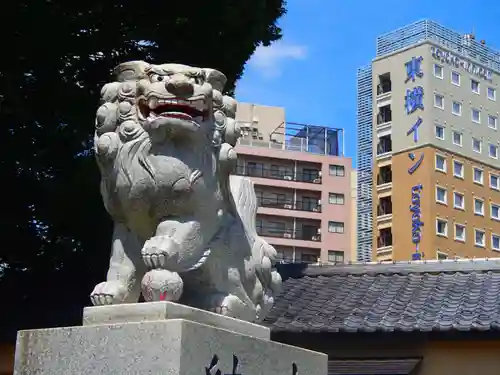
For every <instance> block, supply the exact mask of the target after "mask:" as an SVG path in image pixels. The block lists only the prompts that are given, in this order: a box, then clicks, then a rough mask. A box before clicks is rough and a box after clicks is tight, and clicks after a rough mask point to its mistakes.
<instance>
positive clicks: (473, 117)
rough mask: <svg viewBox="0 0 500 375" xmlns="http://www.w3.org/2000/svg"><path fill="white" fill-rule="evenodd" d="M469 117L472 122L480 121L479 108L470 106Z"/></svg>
mask: <svg viewBox="0 0 500 375" xmlns="http://www.w3.org/2000/svg"><path fill="white" fill-rule="evenodd" d="M470 117H471V120H472V121H473V122H476V123H478V124H480V123H481V111H479V109H475V108H472V109H471V110H470Z"/></svg>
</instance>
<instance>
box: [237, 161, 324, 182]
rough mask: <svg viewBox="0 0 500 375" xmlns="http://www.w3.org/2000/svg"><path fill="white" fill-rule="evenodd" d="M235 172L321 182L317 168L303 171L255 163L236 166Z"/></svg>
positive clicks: (260, 176)
mask: <svg viewBox="0 0 500 375" xmlns="http://www.w3.org/2000/svg"><path fill="white" fill-rule="evenodd" d="M235 174H237V175H240V176H248V177H259V178H269V179H273V180H286V181H296V182H306V183H311V184H321V171H320V170H319V169H318V170H315V169H303V170H302V172H296V173H294V172H293V171H291V170H290V171H282V170H278V169H273V168H264V167H258V166H257V167H255V166H253V165H247V166H246V167H245V166H242V165H239V166H237V167H236V172H235Z"/></svg>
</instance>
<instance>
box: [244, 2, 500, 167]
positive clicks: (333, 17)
mask: <svg viewBox="0 0 500 375" xmlns="http://www.w3.org/2000/svg"><path fill="white" fill-rule="evenodd" d="M476 4H477V5H474V4H473V2H470V1H465V0H457V1H450V0H441V1H431V0H423V1H401V0H399V1H396V0H379V1H367V0H358V1H355V0H351V1H349V0H343V1H334V0H288V13H287V14H286V15H285V17H283V18H282V19H281V20H280V26H281V27H282V29H283V34H284V37H283V39H282V40H281V41H279V42H277V43H275V44H274V45H272V46H271V47H267V48H264V47H259V48H258V49H257V51H256V52H255V54H254V55H253V56H252V58H251V59H250V60H249V61H248V63H247V65H246V68H245V73H244V75H243V77H242V79H241V80H240V81H239V82H238V84H237V87H236V98H237V99H238V100H239V101H242V102H250V103H256V104H265V105H273V106H274V105H275V106H282V107H285V109H286V117H287V121H292V122H299V123H307V124H314V125H323V126H331V127H339V128H344V129H345V137H346V140H345V142H346V150H345V151H346V155H347V156H350V157H352V158H353V165H355V164H356V163H355V160H354V159H355V156H356V69H357V68H358V67H360V66H363V65H366V64H368V63H370V61H371V59H372V58H373V57H374V56H375V39H376V37H377V36H378V35H380V34H383V33H386V32H389V31H392V30H394V29H396V28H399V27H402V26H405V25H407V24H409V23H412V22H414V21H418V20H420V19H431V20H433V21H436V22H438V23H440V24H442V25H443V26H445V27H448V28H450V29H453V30H455V31H458V32H462V33H467V32H472V30H473V29H474V32H475V33H476V37H477V39H485V40H486V43H487V45H489V46H491V47H493V48H496V49H500V33H499V31H498V28H497V27H498V26H497V25H498V17H499V16H500V3H499V2H498V0H482V1H481V2H478V3H476Z"/></svg>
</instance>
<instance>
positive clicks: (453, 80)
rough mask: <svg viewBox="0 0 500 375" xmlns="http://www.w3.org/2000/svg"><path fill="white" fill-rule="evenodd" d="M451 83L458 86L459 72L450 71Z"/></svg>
mask: <svg viewBox="0 0 500 375" xmlns="http://www.w3.org/2000/svg"><path fill="white" fill-rule="evenodd" d="M451 83H453V84H454V85H455V86H460V73H459V72H455V71H452V72H451Z"/></svg>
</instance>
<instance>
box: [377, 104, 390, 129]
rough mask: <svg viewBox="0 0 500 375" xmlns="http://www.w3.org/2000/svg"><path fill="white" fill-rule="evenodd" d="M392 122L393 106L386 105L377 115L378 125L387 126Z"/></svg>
mask: <svg viewBox="0 0 500 375" xmlns="http://www.w3.org/2000/svg"><path fill="white" fill-rule="evenodd" d="M391 121H392V110H391V105H390V104H388V105H384V106H382V107H380V108H379V112H378V114H377V125H382V124H386V123H388V122H391Z"/></svg>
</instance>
